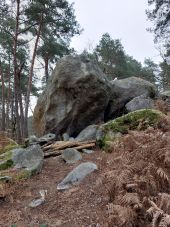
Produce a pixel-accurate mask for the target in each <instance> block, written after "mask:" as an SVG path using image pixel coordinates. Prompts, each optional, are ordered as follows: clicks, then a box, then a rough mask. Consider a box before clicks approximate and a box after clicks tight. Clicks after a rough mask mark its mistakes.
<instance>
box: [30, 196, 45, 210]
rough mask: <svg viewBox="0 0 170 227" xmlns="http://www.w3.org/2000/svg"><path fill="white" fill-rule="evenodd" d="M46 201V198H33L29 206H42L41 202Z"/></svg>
mask: <svg viewBox="0 0 170 227" xmlns="http://www.w3.org/2000/svg"><path fill="white" fill-rule="evenodd" d="M44 202H45V200H44V199H42V198H40V199H35V200H33V201H32V202H31V203H30V204H29V205H28V206H29V207H31V208H35V207H38V206H40V205H41V204H43V203H44Z"/></svg>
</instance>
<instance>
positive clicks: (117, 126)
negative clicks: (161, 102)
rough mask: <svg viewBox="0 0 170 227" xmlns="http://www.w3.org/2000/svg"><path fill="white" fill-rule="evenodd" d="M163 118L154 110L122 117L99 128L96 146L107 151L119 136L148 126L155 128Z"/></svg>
mask: <svg viewBox="0 0 170 227" xmlns="http://www.w3.org/2000/svg"><path fill="white" fill-rule="evenodd" d="M164 116H165V115H164V114H163V113H162V112H160V111H158V110H154V109H142V110H137V111H134V112H131V113H128V114H126V115H123V116H121V117H119V118H116V119H114V120H112V121H109V122H107V123H106V124H103V125H102V126H101V127H100V129H99V131H100V136H99V137H97V141H98V144H99V146H100V147H101V148H103V149H105V150H107V145H108V144H109V142H111V141H115V140H116V141H117V140H119V139H120V138H121V136H120V135H121V134H126V133H128V131H129V130H145V129H147V128H148V127H149V126H152V127H156V126H157V125H158V123H159V120H160V119H161V118H162V117H164ZM118 135H119V136H118Z"/></svg>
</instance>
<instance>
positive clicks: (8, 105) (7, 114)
mask: <svg viewBox="0 0 170 227" xmlns="http://www.w3.org/2000/svg"><path fill="white" fill-rule="evenodd" d="M6 74H7V78H8V95H7V104H6V128H7V129H9V128H10V123H9V122H10V116H9V108H10V103H11V102H12V100H11V76H10V62H9V67H8V69H7V73H6Z"/></svg>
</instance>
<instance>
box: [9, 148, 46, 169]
mask: <svg viewBox="0 0 170 227" xmlns="http://www.w3.org/2000/svg"><path fill="white" fill-rule="evenodd" d="M43 159H44V154H43V151H42V149H41V147H40V146H39V145H32V146H30V147H27V148H25V149H24V148H19V149H14V150H12V162H13V164H14V166H15V168H19V169H21V168H24V169H26V170H28V171H29V172H30V173H39V172H40V171H41V169H42V165H43Z"/></svg>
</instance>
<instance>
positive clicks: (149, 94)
mask: <svg viewBox="0 0 170 227" xmlns="http://www.w3.org/2000/svg"><path fill="white" fill-rule="evenodd" d="M111 84H112V94H111V98H110V102H109V105H108V107H107V111H106V115H105V120H108V119H112V118H115V117H117V116H120V115H121V114H122V113H124V111H126V109H125V105H126V104H127V103H128V102H129V101H131V100H132V99H133V98H135V97H137V96H141V95H143V96H145V97H146V98H152V99H154V98H155V97H156V96H157V95H158V91H157V88H156V87H155V86H154V85H153V84H152V83H150V82H148V81H146V80H143V79H141V78H138V77H129V78H126V79H122V80H113V81H111Z"/></svg>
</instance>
